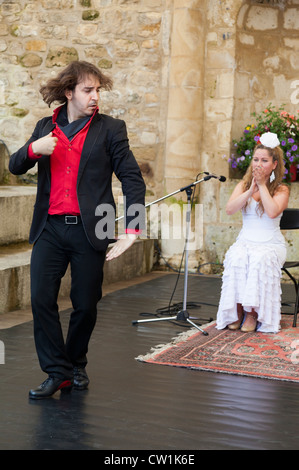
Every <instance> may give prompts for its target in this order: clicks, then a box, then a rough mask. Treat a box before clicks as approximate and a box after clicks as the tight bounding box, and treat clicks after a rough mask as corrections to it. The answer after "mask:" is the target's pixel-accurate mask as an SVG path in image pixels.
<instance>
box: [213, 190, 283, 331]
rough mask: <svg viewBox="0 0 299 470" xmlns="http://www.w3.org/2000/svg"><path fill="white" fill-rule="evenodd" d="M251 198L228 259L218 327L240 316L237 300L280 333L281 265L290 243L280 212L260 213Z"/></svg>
mask: <svg viewBox="0 0 299 470" xmlns="http://www.w3.org/2000/svg"><path fill="white" fill-rule="evenodd" d="M257 204H258V203H257V202H256V201H255V200H254V199H253V198H251V200H250V201H249V204H248V205H247V208H246V211H244V210H243V211H242V216H243V226H242V230H241V232H240V233H239V235H238V238H237V240H236V242H235V243H234V244H233V245H232V246H231V247H230V248H229V250H228V251H227V253H226V255H225V259H224V272H223V278H222V289H221V297H220V303H219V309H218V313H217V321H216V328H218V329H223V328H225V327H226V326H227V325H229V324H230V323H233V322H235V321H237V320H238V314H237V304H238V303H239V304H241V305H242V306H243V309H244V312H251V310H252V309H254V310H255V312H256V313H257V314H258V324H257V330H258V331H261V332H264V333H277V332H278V331H279V329H280V319H281V268H282V266H283V264H284V262H285V259H286V252H287V249H286V243H285V239H284V237H283V235H282V233H281V232H280V227H279V224H280V219H281V216H282V214H280V215H279V216H278V217H276V218H275V219H271V218H270V217H268V215H267V214H266V213H265V212H264V214H263V215H262V216H260V215H259V214H257V212H256V208H257Z"/></svg>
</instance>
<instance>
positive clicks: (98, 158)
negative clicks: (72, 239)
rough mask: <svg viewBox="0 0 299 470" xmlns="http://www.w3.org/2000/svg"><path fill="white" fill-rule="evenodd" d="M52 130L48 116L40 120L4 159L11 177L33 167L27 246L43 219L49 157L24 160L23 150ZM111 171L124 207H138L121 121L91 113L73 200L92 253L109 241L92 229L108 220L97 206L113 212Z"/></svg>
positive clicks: (140, 188) (136, 177)
mask: <svg viewBox="0 0 299 470" xmlns="http://www.w3.org/2000/svg"><path fill="white" fill-rule="evenodd" d="M53 129H54V124H53V122H52V117H46V118H43V119H41V120H40V121H39V122H38V123H37V125H36V127H35V130H34V132H33V134H32V136H31V137H30V139H29V140H28V141H27V142H26V144H25V145H24V146H23V147H22V148H20V149H19V150H18V151H17V152H15V153H14V154H13V155H12V156H11V158H10V161H9V170H10V171H11V173H13V174H15V175H21V174H24V173H26V172H27V171H28V170H29V169H30V168H32V167H34V165H35V164H36V163H37V164H38V186H37V196H36V203H35V206H34V213H33V219H32V225H31V230H30V236H29V242H30V243H34V242H35V241H36V240H37V239H38V237H39V236H40V234H41V232H42V230H43V228H44V226H45V224H46V221H47V216H48V209H49V197H50V187H51V172H50V158H51V157H49V156H46V155H43V156H42V157H40V158H39V159H36V160H32V159H29V158H28V157H27V151H28V147H29V145H30V143H31V142H33V141H35V140H37V139H39V138H40V137H43V136H45V135H47V134H49V133H50V132H51V131H52V130H53ZM113 172H114V173H115V174H116V176H117V177H118V179H119V180H120V181H121V183H122V191H123V195H124V196H125V201H126V208H127V209H128V208H130V206H132V205H134V204H140V205H143V206H144V197H145V184H144V181H143V178H142V175H141V172H140V169H139V166H138V164H137V162H136V160H135V158H134V156H133V154H132V152H131V150H130V148H129V142H128V137H127V129H126V125H125V122H124V121H122V120H120V119H114V118H112V117H110V116H107V115H104V114H96V115H95V116H94V118H93V119H92V122H91V124H90V127H89V130H88V133H87V136H86V139H85V142H84V146H83V150H82V155H81V160H80V165H79V172H78V179H77V196H78V202H79V207H80V213H81V217H82V223H83V226H84V229H85V232H86V236H87V238H88V240H89V242H90V243H91V244H92V246H93V247H94V248H95V249H97V250H105V249H106V248H107V246H108V243H109V241H111V240H109V234H107V236H106V237H105V238H103V237H102V235H101V234H100V238H99V233H100V232H102V231H100V230H97V227H99V225H98V224H99V223H101V222H103V221H105V220H108V218H107V215H106V212H105V211H102V210H101V208H104V209H105V207H112V208H115V201H114V198H113V194H112V174H113ZM106 204H108V206H106ZM97 208H98V209H97ZM114 215H115V214H114ZM132 219H134V216H132V215H131V216H130V217H126V218H125V221H126V223H125V225H126V227H128V225H129V224H130V222H132ZM110 222H111V217H110ZM139 228H143V227H139ZM96 232H97V233H96Z"/></svg>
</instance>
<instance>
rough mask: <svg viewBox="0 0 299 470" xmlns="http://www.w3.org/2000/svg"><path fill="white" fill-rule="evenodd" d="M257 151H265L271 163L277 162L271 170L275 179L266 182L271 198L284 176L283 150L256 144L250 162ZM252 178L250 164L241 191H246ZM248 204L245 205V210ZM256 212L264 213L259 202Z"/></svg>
mask: <svg viewBox="0 0 299 470" xmlns="http://www.w3.org/2000/svg"><path fill="white" fill-rule="evenodd" d="M258 149H262V150H263V149H265V150H267V151H268V153H269V155H270V157H272V158H273V162H277V165H276V168H275V169H274V170H273V171H274V174H275V179H274V180H273V181H272V183H270V181H268V182H267V187H268V190H269V193H270V195H271V196H273V195H274V194H275V193H276V191H278V188H279V186H280V185H281V183H282V180H283V177H284V175H285V165H284V154H283V150H282V149H281V147H275V148H273V149H272V148H270V147H265V146H264V145H262V144H257V145H256V147H255V148H254V151H253V155H252V161H253V158H254V154H255V152H256V151H257V150H258ZM252 178H253V173H252V162H251V164H250V165H249V167H248V168H247V171H246V173H245V175H244V177H243V191H244V192H245V191H247V190H248V189H249V188H250V186H251V183H252ZM247 204H248V202H247V203H246V204H245V207H244V208H245V210H246V206H247ZM257 212H258V213H259V214H260V215H262V214H263V213H264V207H263V204H262V202H261V201H260V202H259V203H258V206H257Z"/></svg>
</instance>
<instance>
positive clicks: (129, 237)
mask: <svg viewBox="0 0 299 470" xmlns="http://www.w3.org/2000/svg"><path fill="white" fill-rule="evenodd" d="M136 239H137V235H134V234H131V233H127V234H125V235H120V237H119V238H118V240H117V242H116V243H115V245H114V246H113V248H111V250H110V251H109V252H108V253H107V256H106V260H107V261H111V260H112V259H115V258H117V257H118V256H120V255H122V254H123V253H124V252H125V251H126V250H127V249H128V248H130V246H132V245H133V243H134V242H135V241H136Z"/></svg>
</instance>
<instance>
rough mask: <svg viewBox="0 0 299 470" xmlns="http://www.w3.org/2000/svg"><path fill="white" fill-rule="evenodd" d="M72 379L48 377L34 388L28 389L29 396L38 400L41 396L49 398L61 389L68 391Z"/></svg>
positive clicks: (70, 387)
mask: <svg viewBox="0 0 299 470" xmlns="http://www.w3.org/2000/svg"><path fill="white" fill-rule="evenodd" d="M72 386H73V384H72V381H71V380H69V379H66V380H65V379H59V378H55V377H48V378H47V379H46V380H45V381H44V382H43V383H42V384H40V385H39V386H38V387H37V388H36V389H35V390H30V392H29V398H33V399H34V400H39V399H41V398H49V397H51V396H52V395H54V393H56V392H58V390H61V391H62V392H66V391H67V392H69V391H70V390H71V389H72Z"/></svg>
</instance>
